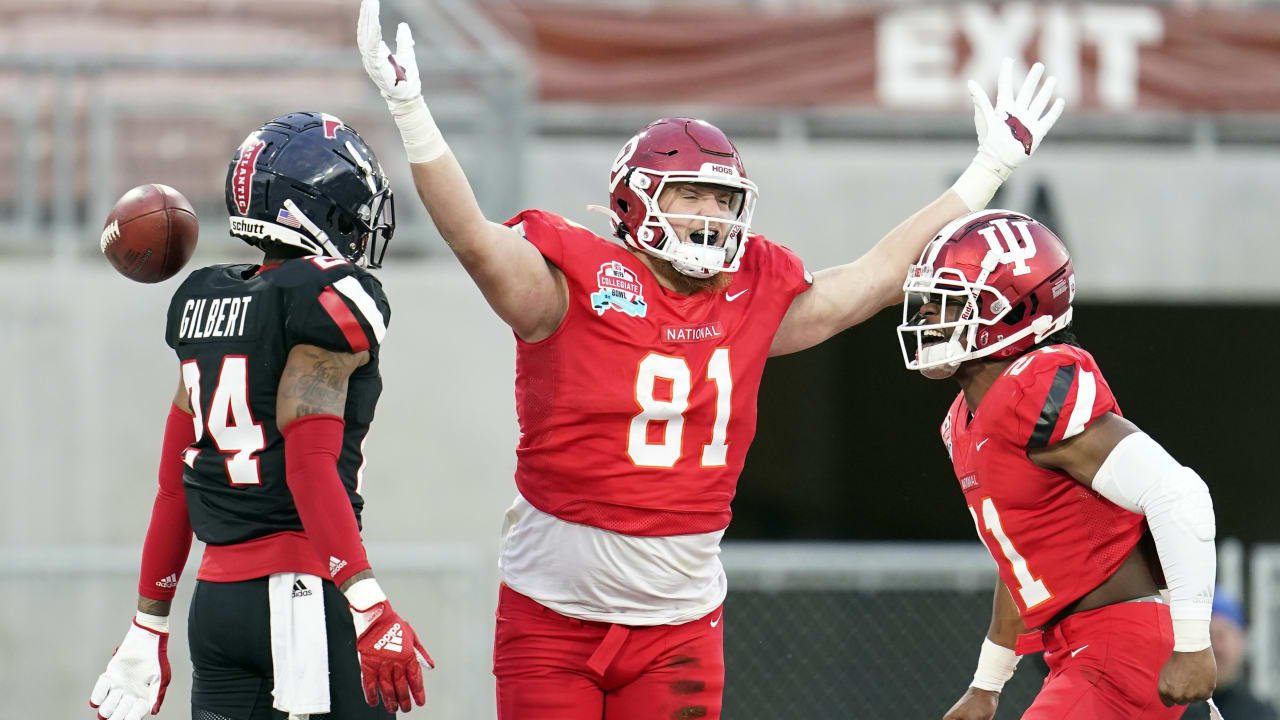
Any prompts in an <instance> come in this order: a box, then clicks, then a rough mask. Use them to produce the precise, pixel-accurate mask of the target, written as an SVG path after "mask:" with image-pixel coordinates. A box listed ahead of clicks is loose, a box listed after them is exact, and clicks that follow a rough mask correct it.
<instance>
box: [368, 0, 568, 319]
mask: <svg viewBox="0 0 1280 720" xmlns="http://www.w3.org/2000/svg"><path fill="white" fill-rule="evenodd" d="M378 13H379V3H378V0H363V2H361V4H360V20H359V24H358V26H357V28H356V38H357V41H358V43H359V45H360V55H361V59H362V61H363V63H364V67H365V70H366V71H367V72H368V73H369V77H370V78H371V79H372V80H373V82H374V84H375V85H377V86H378V89H379V90H380V91H381V92H382V97H383V98H384V99H385V100H386V101H387V107H388V109H390V111H391V115H392V117H393V118H394V119H395V122H396V127H398V128H399V129H400V135H401V138H402V139H403V140H404V146H405V152H406V154H407V155H408V159H409V167H410V169H411V170H412V172H413V182H414V185H415V186H416V188H417V190H418V197H419V198H421V199H422V204H423V205H424V206H426V208H427V212H428V213H429V214H430V215H431V220H432V222H434V223H435V225H436V228H437V229H438V230H439V231H440V234H441V236H443V237H444V240H445V242H446V243H448V245H449V249H451V250H453V254H454V255H456V256H457V258H458V260H459V261H460V262H461V263H462V267H463V268H464V269H466V271H467V273H468V274H469V275H471V278H472V280H474V281H475V283H476V285H477V286H478V287H479V288H480V292H482V293H483V294H484V297H485V300H487V301H488V302H489V306H490V307H492V308H493V310H494V312H496V313H498V316H499V317H501V318H502V320H503V321H504V322H506V323H507V324H508V325H510V326H511V329H512V330H514V331H515V332H516V334H517V335H519V336H520V337H522V338H524V339H525V340H529V341H537V340H541V339H543V338H545V337H547V336H548V335H550V334H551V333H552V332H554V331H555V329H556V327H557V326H558V325H559V324H560V320H561V319H562V318H563V317H564V314H565V311H566V310H567V309H568V306H569V294H568V288H567V286H566V285H565V282H564V276H563V275H562V274H561V273H560V271H559V270H558V269H556V267H555V266H553V265H551V264H550V263H548V262H547V261H546V259H545V258H543V257H542V254H541V253H539V252H538V249H537V248H536V247H534V246H533V245H532V244H531V243H529V242H527V241H526V240H525V239H524V237H523V236H522V235H521V233H520V231H519V230H517V229H513V228H510V227H507V226H505V225H502V224H501V223H495V222H492V221H490V220H488V219H487V218H485V216H484V213H483V212H481V210H480V205H479V204H478V203H477V202H476V197H475V193H474V192H473V191H472V190H471V184H470V183H469V182H467V176H466V174H465V173H464V172H463V170H462V166H461V165H460V164H458V160H457V158H455V157H454V155H453V152H452V151H450V150H449V146H448V144H447V143H446V142H445V140H444V137H443V136H442V135H441V134H440V129H439V128H438V127H437V126H436V123H435V120H434V119H433V118H432V117H431V111H430V110H428V109H427V104H426V101H425V99H424V98H423V97H422V81H421V79H420V77H419V74H418V65H417V59H416V57H415V56H414V50H413V46H414V43H413V34H412V33H411V32H410V31H409V26H408V25H407V24H406V23H400V26H399V28H398V29H397V31H396V52H395V53H394V54H392V53H391V51H390V50H389V49H388V48H387V45H386V43H384V42H383V41H382V26H381V24H380V21H379V15H378Z"/></svg>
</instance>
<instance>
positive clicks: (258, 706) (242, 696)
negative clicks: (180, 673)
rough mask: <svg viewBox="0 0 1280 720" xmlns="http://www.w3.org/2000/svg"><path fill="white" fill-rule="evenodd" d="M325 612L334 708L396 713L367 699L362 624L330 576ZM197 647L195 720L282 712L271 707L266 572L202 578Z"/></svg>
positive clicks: (264, 717) (195, 603)
mask: <svg viewBox="0 0 1280 720" xmlns="http://www.w3.org/2000/svg"><path fill="white" fill-rule="evenodd" d="M322 584H323V585H324V617H325V632H326V634H327V635H328V644H329V702H330V712H329V714H328V715H313V716H312V717H315V718H330V719H332V720H391V719H392V718H393V715H392V714H391V713H389V712H387V711H386V710H385V709H383V708H381V707H377V708H374V707H370V706H369V705H368V704H367V703H365V701H364V690H363V689H362V688H361V685H360V660H359V656H358V655H357V654H356V636H355V629H354V626H353V625H352V621H351V613H350V611H348V610H347V601H346V598H344V597H343V596H342V593H340V592H338V588H337V587H335V586H334V584H333V583H331V582H328V581H325V582H323V583H322ZM187 638H188V644H189V647H190V648H191V665H192V670H193V672H192V681H191V717H192V720H281V719H283V718H285V717H287V716H286V714H285V713H283V712H280V711H279V710H275V709H272V707H271V689H272V686H273V681H272V664H271V613H270V608H269V606H268V604H267V578H265V577H262V578H256V579H254V580H246V581H244V582H232V583H222V582H206V581H198V582H196V588H195V594H194V596H193V597H192V598H191V610H190V613H189V617H188V622H187Z"/></svg>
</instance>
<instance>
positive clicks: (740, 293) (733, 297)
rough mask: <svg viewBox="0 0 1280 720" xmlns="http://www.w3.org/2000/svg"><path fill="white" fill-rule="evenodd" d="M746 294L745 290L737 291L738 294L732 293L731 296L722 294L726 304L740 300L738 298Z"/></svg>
mask: <svg viewBox="0 0 1280 720" xmlns="http://www.w3.org/2000/svg"><path fill="white" fill-rule="evenodd" d="M748 289H750V288H748ZM746 292H747V291H746V290H739V291H738V292H736V293H733V294H732V295H730V294H729V293H725V294H724V299H725V300H726V301H728V302H733V301H734V300H737V299H738V298H740V297H742V296H743V295H745V294H746Z"/></svg>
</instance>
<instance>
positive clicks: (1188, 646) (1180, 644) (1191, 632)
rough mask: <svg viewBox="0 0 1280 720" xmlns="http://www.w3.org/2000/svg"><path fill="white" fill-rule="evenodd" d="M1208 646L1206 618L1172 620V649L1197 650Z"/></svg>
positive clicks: (1178, 650) (1207, 622)
mask: <svg viewBox="0 0 1280 720" xmlns="http://www.w3.org/2000/svg"><path fill="white" fill-rule="evenodd" d="M1207 647H1209V621H1208V620H1174V621H1173V651H1174V652H1198V651H1200V650H1203V649H1205V648H1207Z"/></svg>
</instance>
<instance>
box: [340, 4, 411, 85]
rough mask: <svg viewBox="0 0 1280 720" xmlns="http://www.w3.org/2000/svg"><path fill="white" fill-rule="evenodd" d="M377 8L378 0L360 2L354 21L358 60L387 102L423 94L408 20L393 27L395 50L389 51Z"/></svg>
mask: <svg viewBox="0 0 1280 720" xmlns="http://www.w3.org/2000/svg"><path fill="white" fill-rule="evenodd" d="M379 9H380V8H379V3H378V0H364V1H363V2H361V3H360V20H359V21H358V22H357V23H356V44H357V45H359V46H360V60H361V62H363V63H364V70H365V72H367V73H369V77H370V78H372V79H373V84H374V85H377V86H378V90H380V91H382V97H384V98H386V99H387V102H388V103H392V102H397V103H403V102H408V101H410V100H413V99H415V98H417V97H420V96H421V95H422V79H421V78H420V77H419V75H418V59H417V57H415V55H414V52H413V45H414V43H413V33H412V32H411V31H410V30H409V24H408V23H400V26H399V27H397V28H396V51H395V54H392V53H391V49H390V48H388V47H387V44H386V43H385V42H383V41H382V24H381V22H380V20H379V16H378V14H379Z"/></svg>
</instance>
